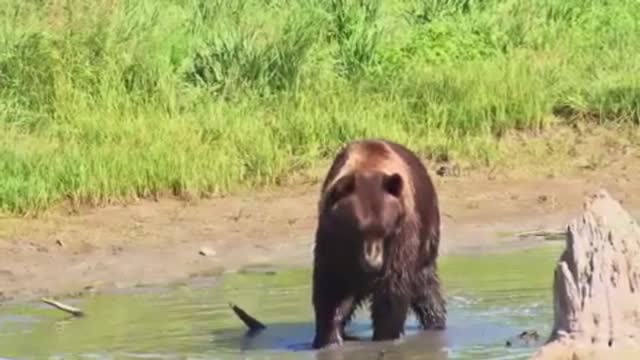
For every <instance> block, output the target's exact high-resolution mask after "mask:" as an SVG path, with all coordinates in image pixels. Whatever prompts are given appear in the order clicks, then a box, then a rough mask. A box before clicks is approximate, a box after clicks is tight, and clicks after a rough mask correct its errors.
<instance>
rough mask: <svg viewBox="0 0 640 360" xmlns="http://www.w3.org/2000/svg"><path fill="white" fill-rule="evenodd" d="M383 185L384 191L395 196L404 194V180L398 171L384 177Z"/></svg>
mask: <svg viewBox="0 0 640 360" xmlns="http://www.w3.org/2000/svg"><path fill="white" fill-rule="evenodd" d="M382 186H383V188H384V191H386V192H387V193H389V194H391V195H393V196H395V197H400V195H401V194H402V187H403V186H404V181H403V180H402V176H400V174H398V173H394V174H391V175H385V176H384V178H383V179H382Z"/></svg>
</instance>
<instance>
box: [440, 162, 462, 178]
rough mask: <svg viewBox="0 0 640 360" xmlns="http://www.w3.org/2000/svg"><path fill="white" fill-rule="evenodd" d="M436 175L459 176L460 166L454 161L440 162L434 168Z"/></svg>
mask: <svg viewBox="0 0 640 360" xmlns="http://www.w3.org/2000/svg"><path fill="white" fill-rule="evenodd" d="M436 174H437V175H438V176H455V177H458V176H460V166H459V165H458V164H455V163H447V164H442V165H440V166H439V167H438V169H436Z"/></svg>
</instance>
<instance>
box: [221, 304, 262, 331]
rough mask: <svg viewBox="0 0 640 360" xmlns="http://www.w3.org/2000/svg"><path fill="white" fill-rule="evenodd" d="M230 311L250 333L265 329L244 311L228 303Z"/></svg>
mask: <svg viewBox="0 0 640 360" xmlns="http://www.w3.org/2000/svg"><path fill="white" fill-rule="evenodd" d="M229 306H230V307H231V310H233V312H234V313H236V315H237V316H238V317H239V318H240V320H242V322H243V323H244V324H245V325H246V326H247V327H248V328H249V331H250V332H255V331H259V330H263V329H266V326H265V325H264V324H263V323H261V322H260V321H258V320H256V319H255V318H254V317H252V316H251V315H249V314H247V313H246V311H244V310H242V309H241V308H239V307H238V306H236V305H235V304H233V303H229Z"/></svg>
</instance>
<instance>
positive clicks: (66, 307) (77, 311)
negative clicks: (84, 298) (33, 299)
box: [42, 298, 84, 317]
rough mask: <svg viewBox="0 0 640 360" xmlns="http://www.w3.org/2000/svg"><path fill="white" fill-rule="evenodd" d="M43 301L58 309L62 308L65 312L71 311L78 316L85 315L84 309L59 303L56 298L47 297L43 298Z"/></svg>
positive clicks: (70, 312)
mask: <svg viewBox="0 0 640 360" xmlns="http://www.w3.org/2000/svg"><path fill="white" fill-rule="evenodd" d="M42 302H44V303H45V304H49V305H51V306H53V307H55V308H56V309H59V310H62V311H64V312H66V313H69V314H71V315H73V316H77V317H81V316H84V311H82V310H80V309H78V308H75V307H73V306H69V305H65V304H62V303H59V302H57V301H55V300H52V299H47V298H42Z"/></svg>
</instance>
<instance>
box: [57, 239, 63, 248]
mask: <svg viewBox="0 0 640 360" xmlns="http://www.w3.org/2000/svg"><path fill="white" fill-rule="evenodd" d="M56 245H58V246H60V247H64V242H62V240H56Z"/></svg>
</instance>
